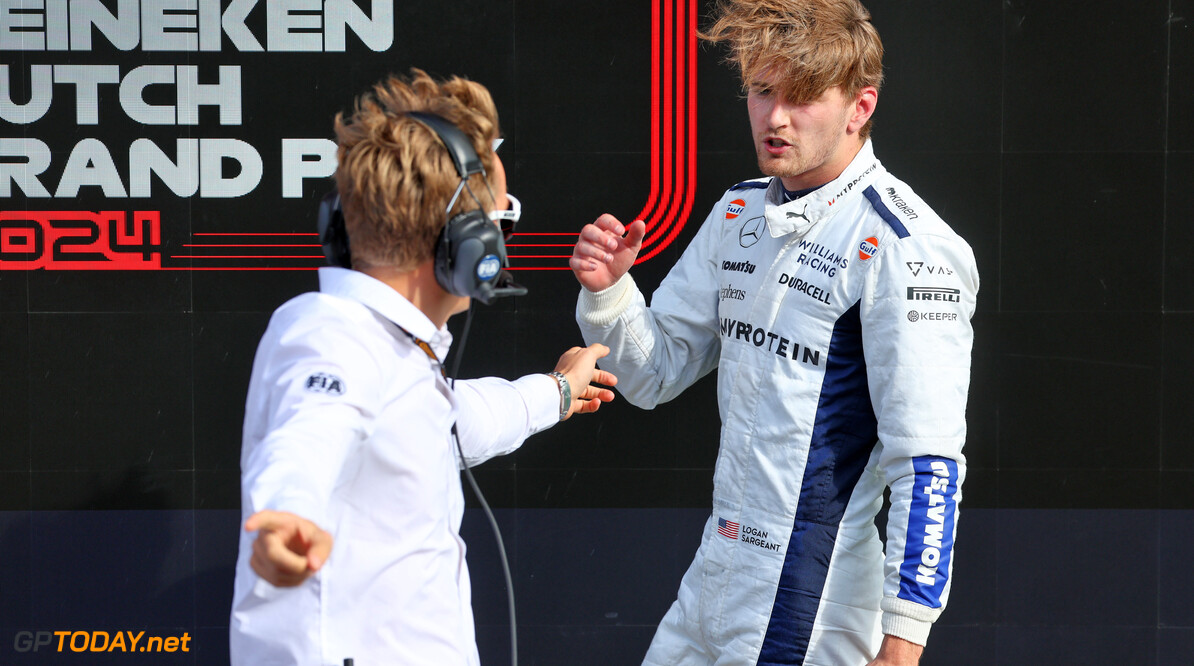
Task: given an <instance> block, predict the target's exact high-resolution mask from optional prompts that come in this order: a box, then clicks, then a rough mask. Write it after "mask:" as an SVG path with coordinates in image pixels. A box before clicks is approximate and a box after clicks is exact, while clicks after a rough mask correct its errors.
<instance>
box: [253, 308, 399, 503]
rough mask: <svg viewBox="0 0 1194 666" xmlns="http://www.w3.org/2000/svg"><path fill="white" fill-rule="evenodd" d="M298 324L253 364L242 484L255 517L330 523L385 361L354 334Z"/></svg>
mask: <svg viewBox="0 0 1194 666" xmlns="http://www.w3.org/2000/svg"><path fill="white" fill-rule="evenodd" d="M319 323H320V325H319V326H314V325H311V324H310V323H307V322H297V323H296V324H297V325H295V326H294V327H292V328H290V329H288V330H285V331H282V332H280V333H279V332H267V334H266V338H265V340H264V341H263V344H262V345H261V348H260V349H259V351H258V354H259V355H264V358H261V359H258V360H257V361H255V363H256V364H262V367H263V368H265V371H264V372H263V373H262V375H261V376H256V375H255V376H254V378H253V381H254V383H255V384H258V385H256V386H251V387H250V391H249V395H250V403H249V404H248V406H247V408H248V409H260V410H262V411H264V412H265V413H264V414H258V415H255V416H254V417H252V422H253V423H255V424H257V427H260V428H261V430H262V432H260V433H252V432H250V431H249V430H250V428H249V427H248V426H246V432H245V441H246V446H248V447H249V448H250V450H249V451H247V455H246V456H245V458H244V460H243V462H242V470H241V479H242V481H241V483H242V488H243V491H244V494H245V498H246V501H248V502H249V504H250V507H248V511H249V512H250V513H252V512H256V511H260V510H262V509H272V510H275V511H289V512H291V513H295V514H297V515H300V516H302V517H304V518H307V519H308V520H311V521H312V522H314V523H316V524H317V525H320V526H327V525H328V517H327V506H328V502H329V500H330V498H331V494H332V490H333V488H334V487H335V484H336V481H337V479H338V478H339V475H340V472H341V469H342V468H343V466H344V462H345V460H346V459H347V458H348V456H349V455H351V453H352V451H353V450H354V449H355V447H356V446H358V445H359V444H360V443H361V442H364V441H365V439H366V438H368V437H369V435H370V433H371V432H372V429H373V421H374V418H375V416H376V414H377V413H378V407H379V406H378V403H377V401H378V399H379V398H378V396H380V394H381V388H380V382H381V377H380V374H379V372H378V370H377V368H378V367H380V364H379V363H378V362H377V360H376V359H375V358H374V357H373V356H372V355H371V354H370V352H369V350H367V349H366V348H365V347H363V346H362V345H361V344H360V342H359V341H358V340H357V339H356V338H355V336H354V335H353V334H352V332H351V331H348V330H343V328H342V327H337V326H335V325H328V323H327V322H326V321H323V322H319Z"/></svg>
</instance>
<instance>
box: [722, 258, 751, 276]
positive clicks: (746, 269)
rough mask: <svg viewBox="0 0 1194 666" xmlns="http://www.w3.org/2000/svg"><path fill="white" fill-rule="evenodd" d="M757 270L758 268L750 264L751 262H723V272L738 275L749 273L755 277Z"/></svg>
mask: <svg viewBox="0 0 1194 666" xmlns="http://www.w3.org/2000/svg"><path fill="white" fill-rule="evenodd" d="M755 268H757V266H755V265H754V264H752V263H750V262H749V261H723V262H721V270H723V271H734V272H736V273H748V274H752V275H753V274H754V272H755Z"/></svg>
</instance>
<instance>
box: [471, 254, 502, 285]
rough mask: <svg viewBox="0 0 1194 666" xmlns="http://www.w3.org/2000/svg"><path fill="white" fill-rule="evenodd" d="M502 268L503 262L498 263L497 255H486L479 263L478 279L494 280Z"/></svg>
mask: <svg viewBox="0 0 1194 666" xmlns="http://www.w3.org/2000/svg"><path fill="white" fill-rule="evenodd" d="M501 268H502V262H500V261H498V258H497V255H496V254H488V255H485V257H484V258H483V259H481V261H479V262H477V279H478V280H485V281H488V280H492V279H493V276H495V275H497V274H498V271H499V270H501Z"/></svg>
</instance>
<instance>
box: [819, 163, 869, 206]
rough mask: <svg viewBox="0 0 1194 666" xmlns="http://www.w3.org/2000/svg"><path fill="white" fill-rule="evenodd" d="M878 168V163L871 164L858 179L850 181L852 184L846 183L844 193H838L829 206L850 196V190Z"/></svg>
mask: <svg viewBox="0 0 1194 666" xmlns="http://www.w3.org/2000/svg"><path fill="white" fill-rule="evenodd" d="M877 168H879V163H878V162H871V165H870V166H869V167H867V168H866V170H865V171H863V172H862V173H860V174H858V177H857V178H855V179H854V180H852V181H850V182H848V183H846V185H845V187H843V188H842V191H841V192H838V193H837V194H836V195H835V196H834V197H833V198H832V199H830V200H829V205H830V206H832V205H833V204H835V203H837V200H838V199H840V198H842V197H844V196H846V195H847V194H849V193H850V190H852V189H854V186H855V185H857V184H858V183H860V182H862V179H863V178H866V177H867V176H868V175H870V173H871V172H872V171H874V170H875V169H877Z"/></svg>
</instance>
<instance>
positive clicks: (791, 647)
mask: <svg viewBox="0 0 1194 666" xmlns="http://www.w3.org/2000/svg"><path fill="white" fill-rule="evenodd" d="M782 196H783V195H782V189H781V183H780V182H779V181H778V179H776V180H772V179H766V178H764V179H759V180H755V181H748V182H745V183H741V184H739V185H737V186H735V187H733V188H731V189H730V190H729V191H727V192H726V193H725V195H723V197H722V199H721V200H720V201H719V202H718V204H717V205H716V207H714V209H713V211H712V212H711V213H710V214H709V216H708V218H706V220H705V223H704V225H703V226H702V227H701V229H700V230H699V231H698V232H697V234H696V237H695V238H694V239H693V241H692V243H691V245H690V246H689V247H688V248H687V250H686V251H685V252H684V254H683V256H682V257H681V258H680V260H679V261H678V262H677V264H676V265H675V266H674V267H673V268H672V270H671V272H670V273H669V274H668V276H667V278H666V279H665V280H664V281H663V283H662V284H661V285H660V287H659V289H658V290H657V291H656V292H655V294H654V297H653V298H652V302H651V307H649V308H648V307H647V306H646V304H645V301H644V298H643V296H642V294H641V292H640V291H639V290H638V289H637V287H636V286H635V285H634V281H633V280H632V279H631V278H630V276H629V275H627V276H625V277H623V278H622V280H620V281H619V282H618V283H617V284H615V285H614V286H612V287H610V288H609V289H606V290H605V291H602V292H599V293H595V294H594V293H589V292H586V291H584V290H582V293H581V297H580V300H579V302H578V305H577V320H578V322H579V323H580V327H581V330H582V332H583V333H584V338H585V341H586V342H588V343H593V342H602V343H604V344H606V345H609V347H610V348H611V349H612V352H611V354H610V355H609V356H608V357H607V358H605V359H603V360H602V362H601V365H602V367H604V368H606V369H608V370H610V371H612V372H613V373H614V374H616V375H617V376H618V379H619V381H618V390H619V391H621V393H622V394H623V395H624V396H625V397H626V398H627V400H629V401H630V402H631V403H633V404H635V405H638V406H640V407H643V408H646V409H650V408H651V407H653V406H655V405H656V404H658V403H660V402H665V401H667V400H671V399H672V398H674V397H676V396H677V395H679V394H680V393H681V392H682V391H683V390H684V389H685V388H687V387H688V386H690V385H691V384H692V383H693V382H695V381H696V380H697V379H699V378H700V377H702V376H704V375H705V374H706V373H708V372H709V371H711V370H712V369H714V368H718V378H717V392H718V406H719V409H720V412H721V420H722V430H721V445H720V451H719V453H718V458H717V466H716V470H715V473H714V491H713V512H712V514H711V515H710V516H709V520H708V521H707V523H706V525H705V530H704V535H703V537H702V541H701V546H700V548H699V550H698V551H697V553H696V557H695V559H694V560H693V562H692V565H691V566H690V567H689V569H688V572H687V573H686V574H685V575H684V578H683V580H682V581H681V583H680V590H679V593H678V595H677V599H676V601H675V603H673V604H672V607H671V609H670V610H669V611H668V612H667V614H666V616H665V617H664V618H663V621H662V622H661V624H660V626H659V629H658V631H657V633H656V635H655V639H654V641H653V642H652V644H651V648H650V650H649V652H648V654H647V657H646V662H645V663H648V664H660V665H666V666H678V665H685V664H719V665H720V664H756V663H757V664H817V665H822V666H844V665H851V664H857V665H859V666H861V665H863V664H866V663H867V662H868V661H869V660H870V659H871V658H873V656H874V655H875V653H876V651H877V650H878V646H879V642H880V641H881V640H882V635H883V634H893V635H895V636H898V637H901V638H905V639H907V640H910V641H913V642H915V643H919V644H922V645H923V644H924V643H925V641H926V639H927V636H928V632H929V628H930V626H931V625H932V622H933V621H934V620H936V619H937V617H938V616H939V615H940V613H941V610H942V608H943V607H944V605H945V603H946V600H947V598H948V596H949V589H950V582H951V578H950V572H951V568H952V565H953V558H952V552H953V548H952V546H953V541H954V535H955V533H956V525H957V518H958V503H959V501H960V500H961V496H962V493H961V486H962V481H963V479H964V478H965V458H964V456H963V455H962V444H963V442H964V441H965V437H966V419H965V415H966V394H967V390H968V388H969V378H970V350H971V343H972V340H973V332H972V330H971V327H970V317H971V316H972V315H973V314H974V307H975V296H976V294H977V292H978V286H979V281H978V273H977V270H976V268H975V264H974V255H973V253H972V252H971V250H970V247H969V246H968V245H967V244H966V242H965V241H963V240H962V239H961V238H960V237H959V236H958V235H957V234H955V233H954V232H953V231H952V230H951V229H950V228H949V227H948V226H947V225H946V224H945V223H944V222H943V221H942V220H941V218H939V217H938V216H937V215H936V214H935V213H934V212H933V211H932V210H930V209H929V207H928V206H927V205H926V204H925V203H924V202H923V201H921V200H920V199H919V198H918V197H917V196H916V195H915V194H914V193H913V192H912V190H910V189H909V188H908V186H907V185H905V184H904V183H903V182H901V181H899V180H897V179H896V178H894V177H893V176H891V175H890V174H889V173H887V171H886V169H884V168H883V166H882V165H881V164H880V163H879V161H878V160H877V159H875V156H874V153H873V151H872V148H871V144H870V142H869V141H868V142H867V143H866V144H865V145H864V147H863V148H862V150H861V151H860V152H859V153H858V155H857V156H856V157H855V159H854V160H853V161H852V162H851V164H850V166H849V167H848V168H847V169H846V170H845V172H844V173H842V175H841V176H840V177H839V178H837V179H836V180H834V181H833V182H830V183H828V184H826V185H824V186H823V187H821V188H820V189H818V190H816V191H815V192H812V193H810V194H807V195H805V196H803V197H801V198H799V199H796V200H794V201H791V202H789V203H782V201H783V198H782ZM884 486H890V488H891V510H890V512H889V513H888V521H887V549H886V556H885V555H884V550H883V545H882V543H881V542H880V539H879V534H878V530H877V529H876V527H875V523H874V518H875V515H876V513H877V512H878V511H879V510H880V508H881V507H882V505H883V491H884Z"/></svg>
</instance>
